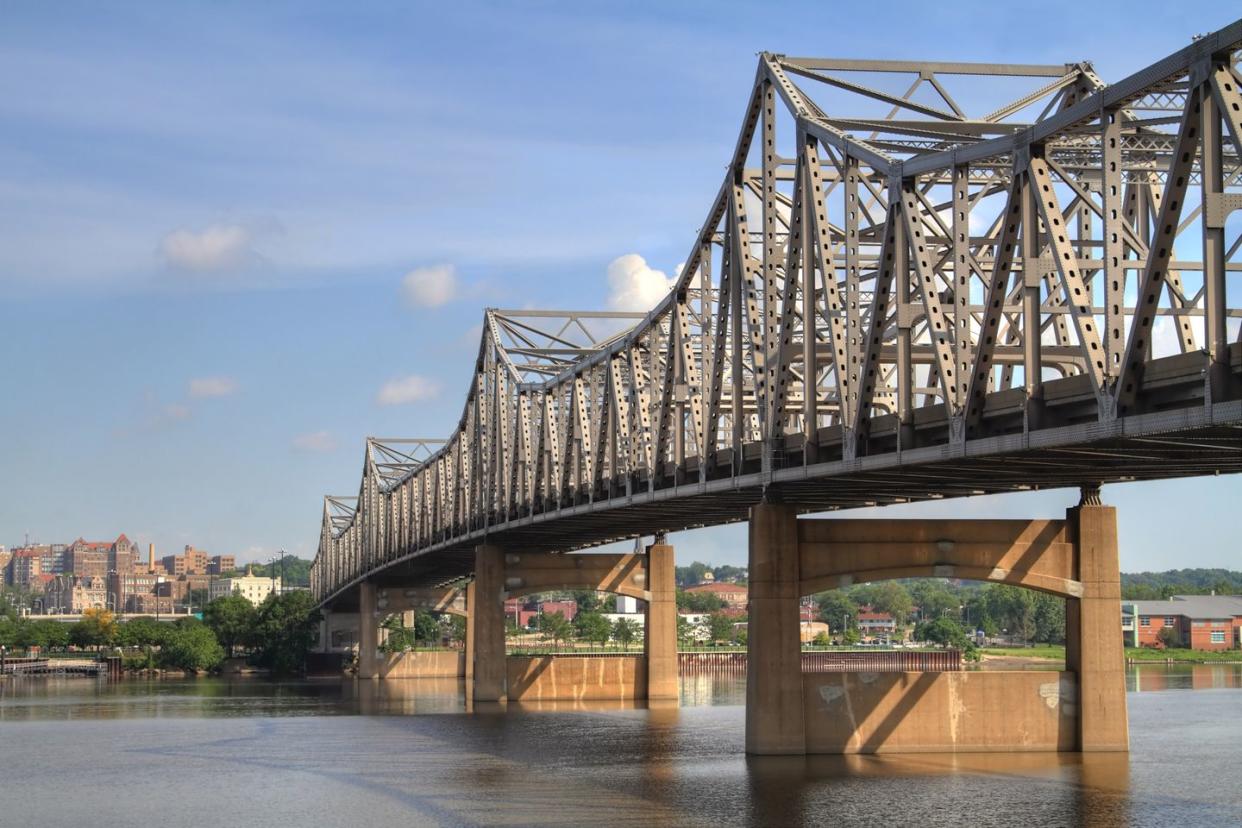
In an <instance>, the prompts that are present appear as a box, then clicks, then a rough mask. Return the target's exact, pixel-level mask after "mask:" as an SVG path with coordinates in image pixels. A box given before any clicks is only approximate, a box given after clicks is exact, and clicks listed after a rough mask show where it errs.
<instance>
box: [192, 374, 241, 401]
mask: <svg viewBox="0 0 1242 828" xmlns="http://www.w3.org/2000/svg"><path fill="white" fill-rule="evenodd" d="M237 387H238V386H237V380H235V379H233V378H232V377H199V378H197V379H192V380H190V396H191V397H192V398H194V399H204V398H207V397H228V396H231V395H233V394H236V393H237Z"/></svg>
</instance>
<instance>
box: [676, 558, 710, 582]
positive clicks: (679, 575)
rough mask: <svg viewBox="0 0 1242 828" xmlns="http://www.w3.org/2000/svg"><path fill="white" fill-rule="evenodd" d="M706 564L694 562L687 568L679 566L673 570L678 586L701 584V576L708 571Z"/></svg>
mask: <svg viewBox="0 0 1242 828" xmlns="http://www.w3.org/2000/svg"><path fill="white" fill-rule="evenodd" d="M710 568H711V567H709V566H708V565H707V564H705V563H703V562H701V561H695V562H694V563H692V564H690V565H689V566H679V567H676V568H675V569H674V570H673V573H674V578H676V580H677V584H678V586H694V585H695V584H701V583H703V576H704V575H705V574H706V573H707V570H708V569H710Z"/></svg>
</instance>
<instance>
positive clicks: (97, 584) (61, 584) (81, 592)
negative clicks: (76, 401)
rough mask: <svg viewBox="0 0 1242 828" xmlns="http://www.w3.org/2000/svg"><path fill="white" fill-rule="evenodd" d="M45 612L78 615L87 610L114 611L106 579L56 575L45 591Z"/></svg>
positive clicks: (90, 576)
mask: <svg viewBox="0 0 1242 828" xmlns="http://www.w3.org/2000/svg"><path fill="white" fill-rule="evenodd" d="M43 607H44V609H43V611H44V612H46V613H49V614H53V615H78V614H80V613H81V612H82V611H83V610H87V609H112V608H113V604H112V596H110V595H109V593H108V582H107V579H106V578H102V577H96V576H94V575H83V576H79V575H55V576H53V577H52V580H51V581H50V582H49V583H48V584H47V586H46V587H45V588H44V590H43Z"/></svg>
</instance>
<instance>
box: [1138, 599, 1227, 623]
mask: <svg viewBox="0 0 1242 828" xmlns="http://www.w3.org/2000/svg"><path fill="white" fill-rule="evenodd" d="M1121 603H1122V604H1123V606H1124V607H1125V608H1129V607H1133V608H1134V612H1135V613H1136V614H1138V615H1185V616H1186V617H1187V618H1230V617H1232V616H1235V615H1242V595H1174V596H1172V597H1170V598H1169V599H1168V600H1167V601H1125V600H1123V601H1122V602H1121Z"/></svg>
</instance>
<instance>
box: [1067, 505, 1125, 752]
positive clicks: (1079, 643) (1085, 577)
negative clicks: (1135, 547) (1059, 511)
mask: <svg viewBox="0 0 1242 828" xmlns="http://www.w3.org/2000/svg"><path fill="white" fill-rule="evenodd" d="M1099 494H1100V493H1099V489H1098V488H1094V489H1083V497H1082V502H1081V503H1080V504H1079V505H1078V506H1075V507H1073V508H1071V509H1068V510H1067V511H1066V523H1067V524H1068V527H1069V530H1070V535H1071V537H1072V538H1073V541H1074V547H1075V549H1074V551H1075V558H1076V559H1077V562H1078V578H1079V580H1080V581H1081V582H1082V597H1081V598H1078V599H1073V598H1071V599H1069V600H1067V601H1066V602H1065V605H1066V606H1065V609H1066V625H1065V628H1066V629H1065V633H1066V641H1065V660H1066V665H1065V667H1066V669H1067V670H1072V671H1074V672H1076V673H1078V749H1079V750H1081V751H1084V752H1089V751H1124V750H1129V749H1130V732H1129V727H1128V724H1127V718H1126V680H1125V651H1124V649H1123V642H1122V633H1121V625H1120V624H1119V623H1118V621H1117V613H1118V607H1119V606H1120V605H1121V569H1120V564H1119V561H1118V556H1117V510H1116V509H1115V508H1113V507H1111V506H1102V505H1100V500H1099Z"/></svg>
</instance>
